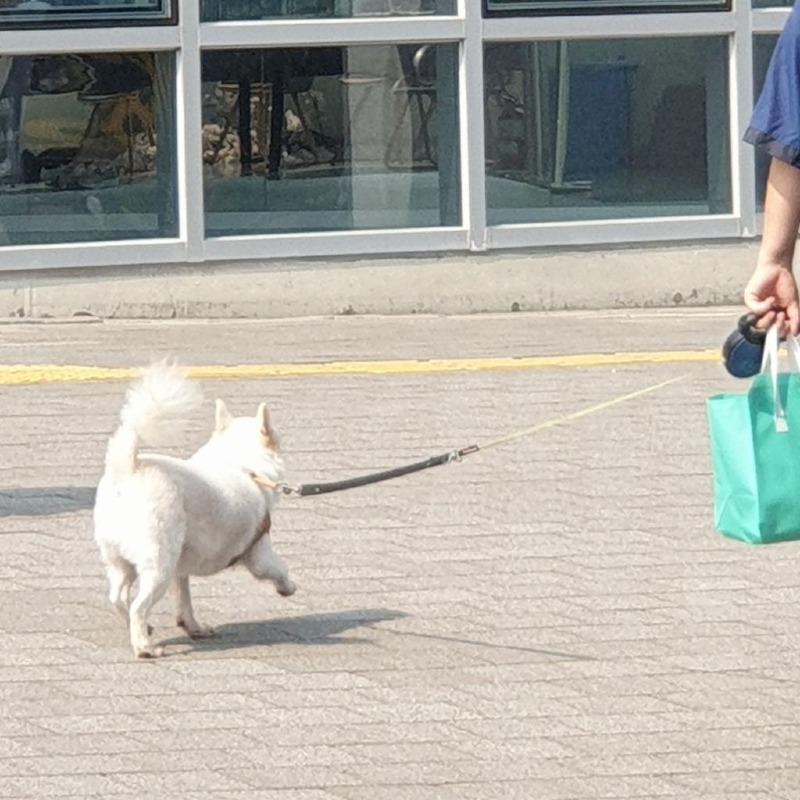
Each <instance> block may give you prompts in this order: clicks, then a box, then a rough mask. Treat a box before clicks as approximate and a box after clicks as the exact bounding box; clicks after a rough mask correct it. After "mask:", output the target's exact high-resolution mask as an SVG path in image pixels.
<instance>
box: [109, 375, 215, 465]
mask: <svg viewBox="0 0 800 800" xmlns="http://www.w3.org/2000/svg"><path fill="white" fill-rule="evenodd" d="M201 402H202V395H201V393H200V390H199V389H198V387H197V386H196V385H195V384H194V383H192V382H191V381H190V380H188V379H187V378H186V376H185V375H184V374H183V372H181V370H180V369H179V368H178V367H177V366H176V365H175V364H172V363H170V362H168V361H160V362H158V363H156V364H152V365H151V366H149V367H148V368H147V369H146V370H145V371H144V372H143V373H142V376H141V378H139V380H137V381H136V382H135V383H134V384H132V385H131V387H130V388H129V389H128V393H127V395H126V398H125V405H124V406H123V408H122V412H121V413H120V419H121V424H120V426H119V428H117V431H116V432H115V433H114V435H113V436H112V437H111V440H110V441H109V443H108V450H107V451H106V470H107V471H108V472H109V473H111V474H112V475H115V476H116V477H124V476H125V475H130V474H131V473H133V472H135V470H136V466H137V460H136V457H137V454H138V452H139V445H140V444H145V445H149V446H154V445H157V444H168V443H170V442H171V441H173V440H174V438H175V434H176V433H178V432H180V430H181V429H182V428H183V426H184V424H185V422H186V418H187V417H188V416H189V415H190V414H191V413H192V412H193V411H195V410H196V409H197V408H198V406H199V405H200V403H201Z"/></svg>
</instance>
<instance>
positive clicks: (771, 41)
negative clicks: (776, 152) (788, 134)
mask: <svg viewBox="0 0 800 800" xmlns="http://www.w3.org/2000/svg"><path fill="white" fill-rule="evenodd" d="M777 41H778V36H777V34H776V35H774V36H754V37H753V100H754V101H755V100H757V99H758V96H759V95H760V94H761V89H762V87H763V86H764V79H765V78H766V76H767V67H769V60H770V59H771V58H772V51H773V50H774V49H775V43H776V42H777ZM748 146H749V145H748ZM755 151H756V208H757V209H758V210H759V211H763V210H764V190H765V187H766V183H767V173H768V172H769V162H770V157H769V156H768V155H767V154H766V153H765V152H764V151H763V150H761V149H760V148H758V147H757V148H755Z"/></svg>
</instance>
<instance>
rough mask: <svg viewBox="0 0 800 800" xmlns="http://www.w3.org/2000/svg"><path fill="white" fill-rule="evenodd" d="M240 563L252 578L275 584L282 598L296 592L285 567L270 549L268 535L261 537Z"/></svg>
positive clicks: (270, 544)
mask: <svg viewBox="0 0 800 800" xmlns="http://www.w3.org/2000/svg"><path fill="white" fill-rule="evenodd" d="M242 561H243V563H244V565H245V566H246V567H247V569H249V570H250V573H251V574H252V575H253V576H254V577H256V578H258V579H259V580H267V581H272V583H273V584H275V590H276V591H277V592H278V594H280V595H283V597H289V596H290V595H293V594H294V593H295V591H296V590H297V587H296V586H295V583H294V581H293V580H292V579H291V578H290V577H289V570H287V569H286V565H285V564H284V563H283V561H282V560H281V557H280V556H279V555H278V554H277V553H276V552H275V551H274V550H273V549H272V543H271V542H270V540H269V534H267V535H266V536H262V537H261V539H260V540H259V541H258V542H257V543H256V544H255V546H254V547H253V548H251V549H250V550H249V551H248V553H247V554H246V555H245V557H244V558H243V559H242Z"/></svg>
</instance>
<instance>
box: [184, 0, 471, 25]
mask: <svg viewBox="0 0 800 800" xmlns="http://www.w3.org/2000/svg"><path fill="white" fill-rule="evenodd" d="M200 8H201V15H202V19H203V21H204V22H220V21H226V20H256V19H276V18H283V17H294V18H304V17H313V18H319V17H323V18H325V17H329V18H336V17H399V16H423V15H431V14H455V13H456V0H201V6H200Z"/></svg>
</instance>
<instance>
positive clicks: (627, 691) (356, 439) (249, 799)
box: [0, 309, 800, 800]
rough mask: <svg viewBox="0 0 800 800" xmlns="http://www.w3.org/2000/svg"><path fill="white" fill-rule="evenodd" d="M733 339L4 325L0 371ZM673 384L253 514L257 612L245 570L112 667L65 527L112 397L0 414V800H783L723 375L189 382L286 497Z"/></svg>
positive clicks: (556, 319)
mask: <svg viewBox="0 0 800 800" xmlns="http://www.w3.org/2000/svg"><path fill="white" fill-rule="evenodd" d="M737 313H738V312H737V310H736V309H715V310H713V311H700V312H690V311H685V312H679V311H672V312H655V311H654V312H635V313H627V312H626V313H597V314H588V313H587V314H549V315H523V314H514V315H508V316H481V317H472V318H449V319H448V318H436V317H422V316H419V317H406V318H361V317H345V318H335V319H334V318H330V319H309V320H295V321H287V322H261V321H260V322H249V321H238V322H213V323H204V322H198V321H192V322H157V323H148V322H127V323H126V322H106V323H101V324H71V325H66V324H64V325H61V324H48V325H31V324H19V325H4V326H1V327H0V364H15V363H52V364H68V363H73V364H74V363H77V364H92V365H101V366H136V365H140V364H143V363H146V362H147V361H148V360H150V359H151V358H154V357H158V356H161V355H164V354H176V355H178V356H179V357H180V359H181V361H182V362H183V363H186V364H240V363H270V362H283V361H320V360H328V359H345V360H346V359H387V358H430V357H441V356H448V357H453V356H457V357H469V356H508V355H515V356H527V355H539V354H557V353H587V352H614V351H619V350H626V351H631V350H643V351H645V350H676V349H677V350H681V349H705V348H709V347H712V348H713V347H717V346H718V345H720V344H721V342H722V339H723V338H724V336H725V335H726V334H727V333H728V331H729V330H730V329H731V328H732V327H733V325H734V324H735V320H736V316H737ZM679 375H682V376H684V378H683V379H682V380H681V381H679V382H677V383H674V384H671V385H670V386H668V387H666V388H664V389H663V390H661V391H659V392H657V393H655V394H653V395H652V396H649V397H646V398H642V399H639V400H635V401H633V402H631V403H628V404H626V405H623V406H617V407H614V408H611V409H608V410H606V411H604V412H603V413H601V414H597V415H595V416H591V417H586V418H584V419H580V420H577V421H575V422H573V423H571V424H569V425H567V426H564V427H562V428H557V429H553V430H549V431H546V432H543V433H541V434H539V435H537V436H535V437H532V438H530V439H527V440H525V441H523V442H520V443H518V444H516V445H514V446H509V447H506V448H498V449H495V450H491V451H488V452H486V453H483V454H478V455H476V456H472V457H470V458H468V459H466V460H465V461H464V462H463V463H462V464H459V465H453V466H448V467H442V468H439V469H436V470H431V471H429V472H426V473H424V474H420V475H417V476H414V477H409V478H405V479H402V480H399V481H395V482H391V483H385V484H382V485H379V486H373V487H369V488H364V489H360V490H357V491H352V492H347V493H343V494H337V495H330V496H327V497H324V498H313V499H287V500H282V501H281V506H280V508H279V511H278V513H277V515H276V518H275V521H274V527H273V536H274V540H275V544H276V549H277V550H278V551H279V552H280V553H281V554H282V555H283V556H284V557H285V558H286V560H287V561H288V563H289V564H290V566H291V570H292V573H293V577H294V579H295V580H296V581H297V583H298V585H299V590H298V592H297V594H296V595H294V596H293V597H292V598H290V599H288V600H284V599H282V598H280V597H278V596H277V595H276V594H274V593H273V592H272V591H271V589H268V588H267V587H265V586H263V585H259V584H257V583H256V582H255V581H253V580H252V578H250V577H249V575H248V574H246V573H245V572H243V571H238V570H236V569H232V570H229V571H227V572H225V573H222V574H220V575H217V576H214V577H211V578H205V579H197V580H195V581H194V582H193V588H194V597H195V608H196V611H197V613H198V617H199V618H200V619H201V620H202V621H204V622H206V623H207V624H212V625H214V626H216V627H217V629H218V632H219V635H218V637H217V638H216V639H214V640H211V641H207V642H191V641H190V640H188V639H187V638H186V637H185V636H184V635H183V634H182V632H180V631H179V630H177V629H176V628H175V627H174V615H173V612H172V604H171V599H169V598H168V599H167V600H165V601H164V602H162V604H161V605H160V606H159V608H158V610H157V612H156V613H155V614H154V617H153V620H154V624H155V626H156V635H157V637H158V639H159V640H160V641H161V642H163V643H165V644H166V650H167V655H166V657H164V658H162V659H159V660H154V661H136V660H134V659H133V657H132V655H131V651H130V649H129V646H128V642H127V638H126V632H125V630H124V627H123V626H122V625H121V624H120V622H119V620H118V619H117V617H116V615H115V614H114V613H113V612H112V610H111V608H110V607H109V606H108V604H107V601H106V586H105V580H104V575H103V573H102V570H101V567H100V563H99V560H98V558H97V554H96V551H95V547H94V544H93V541H92V531H91V504H92V497H93V490H94V486H95V484H96V482H97V480H98V478H99V475H100V472H101V467H102V462H103V453H104V448H105V443H106V440H107V437H108V435H109V434H110V432H111V431H112V429H113V428H114V426H115V423H116V419H117V415H118V413H119V409H120V405H121V401H122V397H123V394H124V390H125V386H124V385H123V384H121V383H114V382H108V383H82V384H78V383H75V384H69V383H67V384H50V385H36V386H0V431H2V435H1V436H0V797H2V798H4V799H7V800H11V798H49V797H80V798H90V797H101V798H113V797H117V796H120V797H122V796H125V797H142V798H144V797H161V798H173V797H174V798H187V800H211V798H214V799H215V800H216V799H219V800H278V799H279V798H280V800H384V799H385V800H433V798H436V799H437V800H495V798H498V799H499V798H503V799H505V798H508V799H509V800H513V799H515V798H521V799H522V798H524V800H570V799H574V800H578V799H579V798H580V799H581V800H584V799H585V800H589V799H593V800H594V799H596V798H626V800H632V798H659V799H660V800H667V799H668V798H669V799H676V800H677V799H678V798H680V799H681V800H686V798H702V800H723V799H724V800H767V799H769V800H796V798H797V797H798V795H800V714H799V713H798V712H799V711H800V700H799V699H798V694H797V690H798V687H799V686H800V576H798V545H795V544H787V545H781V546H773V547H767V548H749V547H747V546H745V545H741V544H737V543H734V542H730V541H728V540H726V539H723V538H722V537H720V536H719V535H717V534H715V532H714V530H713V519H712V497H711V476H710V458H709V453H708V444H707V437H706V428H705V410H704V400H705V398H706V397H708V396H709V395H711V394H714V393H717V392H720V391H730V390H742V389H744V388H745V384H743V383H741V382H737V381H735V380H733V379H731V378H728V377H727V376H726V375H725V373H724V372H723V370H722V368H721V367H720V366H719V365H718V364H714V363H695V364H680V363H678V364H664V365H653V364H640V365H635V366H625V367H616V368H610V367H589V368H580V369H547V370H530V371H521V372H492V371H479V372H461V373H457V374H423V375H415V374H410V375H386V376H375V375H356V376H327V377H326V376H309V377H303V378H291V379H282V380H277V379H265V380H229V381H217V382H214V381H208V382H205V383H204V391H205V394H206V406H205V408H204V411H203V414H202V415H201V414H198V416H197V418H196V419H192V420H190V424H189V427H188V430H187V433H186V437H185V446H184V447H182V448H180V449H181V451H182V452H186V453H188V452H190V451H191V449H192V448H193V447H195V446H197V445H198V444H200V443H201V442H202V441H203V438H204V436H205V435H206V434H207V433H208V432H209V430H210V425H211V417H212V408H213V399H214V398H215V397H216V396H221V397H224V398H226V399H227V400H228V401H229V404H230V405H231V407H232V408H233V409H234V410H235V411H238V412H239V413H252V412H254V411H255V408H256V405H257V404H258V402H260V401H261V400H266V401H267V402H268V403H269V404H270V407H271V410H272V416H273V421H274V423H275V425H276V427H277V429H278V430H279V432H280V434H281V437H282V443H283V448H284V452H285V459H286V462H287V465H288V468H289V472H290V477H291V478H292V479H295V480H306V481H309V480H317V479H323V480H324V479H335V478H339V477H343V476H349V475H351V474H356V473H360V472H368V471H372V470H376V469H380V468H385V467H389V466H393V465H396V464H402V463H405V462H407V461H410V460H416V459H418V458H422V457H425V456H428V455H431V454H434V453H438V452H441V451H443V450H447V449H450V448H452V447H457V446H461V445H466V444H470V443H472V442H474V441H482V440H487V439H491V438H493V437H495V436H498V435H501V434H503V433H506V432H508V431H513V430H516V429H519V428H523V427H526V426H529V425H532V424H534V423H537V422H540V421H544V420H546V419H549V418H551V417H554V416H558V415H561V414H564V413H568V412H571V411H575V410H577V409H580V408H582V407H584V406H587V405H590V404H593V403H597V402H600V401H603V400H606V399H609V398H611V397H614V396H616V395H621V394H623V393H626V392H631V391H634V390H636V389H640V388H642V387H645V386H648V385H651V384H654V383H657V382H659V381H662V380H666V379H668V378H671V377H675V376H679Z"/></svg>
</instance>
